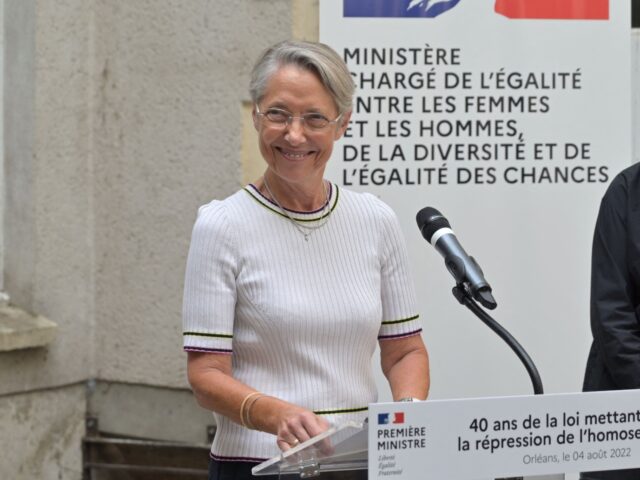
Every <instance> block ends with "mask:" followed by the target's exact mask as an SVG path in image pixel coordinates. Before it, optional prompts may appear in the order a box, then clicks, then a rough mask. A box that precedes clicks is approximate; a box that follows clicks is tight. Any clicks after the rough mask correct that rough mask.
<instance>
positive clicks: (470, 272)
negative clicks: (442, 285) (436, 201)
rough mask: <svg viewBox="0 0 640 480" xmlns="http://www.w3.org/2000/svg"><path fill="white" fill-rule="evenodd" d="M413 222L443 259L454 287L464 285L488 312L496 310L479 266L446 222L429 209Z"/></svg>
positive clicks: (417, 216)
mask: <svg viewBox="0 0 640 480" xmlns="http://www.w3.org/2000/svg"><path fill="white" fill-rule="evenodd" d="M416 221H417V222H418V228H419V229H420V232H421V233H422V236H423V237H424V238H425V239H426V240H427V241H428V242H429V243H430V244H431V245H433V246H434V247H435V249H436V250H437V251H438V252H440V255H442V256H443V257H444V264H445V265H446V267H447V270H449V273H451V275H453V278H455V280H456V283H457V284H458V285H459V284H466V285H467V286H468V287H469V290H471V294H472V295H473V298H475V299H476V300H477V301H478V302H480V303H481V304H482V305H483V306H484V307H486V308H488V309H490V310H493V309H494V308H496V307H497V306H498V304H497V303H496V301H495V299H494V298H493V295H492V294H491V286H490V285H489V283H488V282H487V281H486V280H485V278H484V274H483V273H482V269H481V268H480V265H478V263H477V262H476V261H475V259H474V258H473V257H470V256H469V255H467V252H465V251H464V248H462V245H460V242H458V239H457V238H456V235H455V234H454V233H453V230H451V225H450V224H449V221H448V220H447V219H446V218H444V216H443V215H442V214H441V213H440V212H439V211H438V210H436V209H435V208H431V207H425V208H423V209H422V210H420V211H419V212H418V214H417V215H416Z"/></svg>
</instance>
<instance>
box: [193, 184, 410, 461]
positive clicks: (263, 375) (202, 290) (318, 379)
mask: <svg viewBox="0 0 640 480" xmlns="http://www.w3.org/2000/svg"><path fill="white" fill-rule="evenodd" d="M329 208H330V209H331V215H330V217H329V218H328V221H327V223H326V224H325V225H323V226H322V227H321V228H319V229H317V230H315V231H314V232H313V233H312V234H311V235H310V237H309V240H308V241H305V239H304V236H303V235H302V234H301V233H300V231H299V230H298V229H296V228H295V226H294V225H293V224H292V222H291V220H290V219H288V218H287V217H286V216H285V215H283V214H282V212H281V211H280V209H279V208H278V207H277V206H276V205H275V204H273V203H272V202H271V201H270V200H268V199H267V198H265V197H263V196H262V195H261V194H260V192H259V191H258V190H257V189H256V188H255V187H253V186H252V185H249V186H248V187H246V188H245V189H243V190H240V191H239V192H237V193H235V194H234V195H232V196H230V197H229V198H227V199H225V200H223V201H213V202H211V203H209V204H208V205H204V206H203V207H201V208H200V210H199V213H198V219H197V221H196V224H195V227H194V229H193V236H192V239H191V248H190V250H189V258H188V261H187V271H186V278H185V290H184V306H183V329H184V349H185V350H187V351H203V352H213V353H216V354H231V355H232V365H233V376H234V377H235V378H237V379H239V380H240V381H242V382H244V383H245V384H247V385H250V386H251V387H253V388H255V389H257V390H259V391H261V392H264V393H266V394H268V395H273V396H275V397H279V398H282V399H284V400H287V401H289V402H292V403H294V404H297V405H301V406H303V407H306V408H308V409H310V410H313V411H314V412H316V413H317V414H319V415H323V416H324V417H325V418H326V419H327V420H328V421H329V422H331V423H334V424H335V423H341V422H343V421H347V420H357V421H362V420H363V418H364V417H365V416H366V409H367V406H368V404H369V403H370V402H375V401H376V399H377V392H376V386H375V382H374V379H373V375H372V371H371V356H372V354H373V352H374V349H375V345H376V341H377V340H378V339H382V340H384V339H393V338H398V337H404V336H409V335H415V334H418V333H419V332H420V331H421V328H420V325H419V322H418V316H417V315H416V310H415V295H414V291H413V286H412V285H411V282H410V280H409V272H408V266H407V263H408V261H407V253H406V248H405V245H404V240H403V238H402V234H401V232H400V228H399V225H398V222H397V219H396V217H395V215H394V213H393V211H392V210H391V209H390V208H389V207H388V206H387V205H386V204H384V203H383V202H381V201H380V200H379V199H377V198H376V197H374V196H373V195H370V194H366V193H354V192H350V191H347V190H344V189H338V187H337V186H335V185H332V186H331V189H330V198H329ZM323 213H324V214H326V213H327V209H326V208H325V209H324V210H322V209H321V210H318V211H316V212H311V213H300V212H293V211H291V212H290V214H291V215H292V216H293V217H294V218H296V219H298V220H299V221H303V222H309V224H313V223H312V222H317V221H318V220H319V219H320V218H321V217H322V215H323ZM216 421H217V425H218V430H217V434H216V436H215V439H214V442H213V445H212V447H211V454H212V456H213V457H214V458H216V459H219V460H247V461H261V460H264V459H267V458H270V457H273V456H274V455H277V454H278V453H279V450H278V447H277V446H276V442H275V440H276V439H275V436H273V435H271V434H268V433H264V432H258V431H253V430H248V429H245V428H243V427H242V426H240V425H238V424H236V423H234V422H231V421H230V420H229V419H227V418H226V417H223V416H221V415H216Z"/></svg>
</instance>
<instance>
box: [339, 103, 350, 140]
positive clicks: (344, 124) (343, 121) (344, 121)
mask: <svg viewBox="0 0 640 480" xmlns="http://www.w3.org/2000/svg"><path fill="white" fill-rule="evenodd" d="M351 112H352V111H351V110H349V111H348V112H344V114H343V115H342V117H340V126H339V127H338V128H337V129H336V136H335V139H336V140H338V139H340V138H342V135H344V132H346V131H347V128H348V127H349V120H351Z"/></svg>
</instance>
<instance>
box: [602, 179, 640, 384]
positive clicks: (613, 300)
mask: <svg viewBox="0 0 640 480" xmlns="http://www.w3.org/2000/svg"><path fill="white" fill-rule="evenodd" d="M628 202H629V191H628V189H627V185H626V184H625V183H624V182H619V183H615V182H614V184H612V185H611V187H610V188H609V190H608V191H607V193H606V195H605V197H604V198H603V200H602V203H601V205H600V212H599V214H598V220H597V223H596V229H595V234H594V238H593V250H592V259H591V262H592V263H591V330H592V333H593V338H594V346H595V348H596V350H597V353H598V356H599V357H600V358H601V359H602V361H603V362H604V365H605V368H606V370H607V371H608V373H609V374H610V376H611V378H612V379H613V381H614V383H615V385H616V388H618V389H624V388H640V326H639V324H638V318H637V316H636V312H635V307H634V304H633V301H632V298H633V295H632V292H631V288H633V287H632V281H631V274H630V271H629V268H630V260H631V259H629V258H627V245H628V243H627V241H628V232H629V228H628V225H627V221H628V218H627V212H628V207H627V204H628Z"/></svg>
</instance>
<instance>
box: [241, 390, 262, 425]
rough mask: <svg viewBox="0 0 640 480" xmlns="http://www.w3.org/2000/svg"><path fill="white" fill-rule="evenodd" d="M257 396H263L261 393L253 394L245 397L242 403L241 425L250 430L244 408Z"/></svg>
mask: <svg viewBox="0 0 640 480" xmlns="http://www.w3.org/2000/svg"><path fill="white" fill-rule="evenodd" d="M256 395H262V394H261V393H260V392H251V393H249V394H248V395H247V396H246V397H244V399H243V400H242V403H241V404H240V423H241V424H242V426H243V427H246V428H249V426H248V425H247V424H246V423H245V422H244V407H245V405H246V404H247V400H249V399H250V398H252V397H255V396H256Z"/></svg>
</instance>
